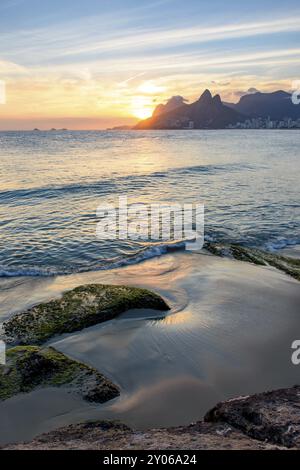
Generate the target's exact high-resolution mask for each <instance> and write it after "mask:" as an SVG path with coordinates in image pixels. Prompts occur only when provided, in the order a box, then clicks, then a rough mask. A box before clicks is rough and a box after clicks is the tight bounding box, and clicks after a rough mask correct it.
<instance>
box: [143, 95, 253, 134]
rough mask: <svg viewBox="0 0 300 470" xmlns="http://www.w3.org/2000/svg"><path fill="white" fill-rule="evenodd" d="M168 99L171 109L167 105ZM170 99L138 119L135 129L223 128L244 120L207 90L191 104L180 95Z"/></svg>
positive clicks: (239, 114) (243, 117)
mask: <svg viewBox="0 0 300 470" xmlns="http://www.w3.org/2000/svg"><path fill="white" fill-rule="evenodd" d="M174 98H176V99H175V100H174ZM170 101H172V109H170V105H168V103H170ZM170 101H169V102H168V103H167V104H166V105H159V106H158V107H157V108H156V109H155V111H154V113H153V115H152V116H151V117H150V118H149V119H145V120H143V121H140V122H139V123H138V124H137V125H136V126H135V129H186V128H189V129H191V128H194V129H224V128H225V127H226V126H228V125H229V124H235V123H236V122H238V121H243V120H245V116H243V115H242V114H241V113H240V112H239V111H237V110H235V109H232V108H231V107H228V106H225V105H224V104H223V103H222V101H221V98H220V96H219V95H215V96H214V97H212V95H211V93H210V91H209V90H205V91H204V93H203V94H202V95H201V96H200V98H199V99H198V100H197V101H195V102H194V103H192V104H186V103H184V100H183V98H182V97H173V98H172V99H171V100H170Z"/></svg>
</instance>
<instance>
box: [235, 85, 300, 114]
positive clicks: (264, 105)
mask: <svg viewBox="0 0 300 470" xmlns="http://www.w3.org/2000/svg"><path fill="white" fill-rule="evenodd" d="M226 105H227V106H229V107H231V109H234V110H235V111H238V112H239V113H241V114H244V115H246V116H247V117H248V116H250V117H254V118H255V117H262V118H267V117H268V116H269V117H270V119H272V120H282V119H284V118H286V117H287V118H291V119H298V118H300V106H296V105H295V104H293V102H292V100H291V95H290V93H287V92H285V91H282V90H279V91H275V92H273V93H260V92H258V93H253V94H249V95H245V96H242V97H241V99H240V101H239V102H238V103H237V104H232V103H226Z"/></svg>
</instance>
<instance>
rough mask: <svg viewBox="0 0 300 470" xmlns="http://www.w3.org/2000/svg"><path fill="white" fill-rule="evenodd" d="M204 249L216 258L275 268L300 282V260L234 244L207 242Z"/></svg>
mask: <svg viewBox="0 0 300 470" xmlns="http://www.w3.org/2000/svg"><path fill="white" fill-rule="evenodd" d="M204 248H205V249H207V250H208V251H209V252H210V253H212V254H214V255H216V256H225V257H229V258H234V259H237V260H240V261H248V262H250V263H253V264H258V265H261V266H268V265H269V266H273V267H274V268H277V269H279V270H280V271H283V272H285V273H286V274H289V275H290V276H291V277H293V278H294V279H297V280H298V281H300V260H299V259H296V258H289V257H288V256H282V255H279V254H275V253H269V252H266V251H262V250H258V249H256V248H248V247H245V246H240V245H234V244H228V245H225V244H222V243H211V242H206V243H205V245H204Z"/></svg>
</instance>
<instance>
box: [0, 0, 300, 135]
mask: <svg viewBox="0 0 300 470" xmlns="http://www.w3.org/2000/svg"><path fill="white" fill-rule="evenodd" d="M0 31H1V33H0V80H2V81H5V82H6V89H7V103H6V105H1V107H0V128H1V125H3V120H4V119H6V120H8V121H10V123H15V125H19V124H20V120H22V122H23V121H26V120H28V123H29V124H28V125H31V124H32V122H33V121H34V120H39V119H40V120H41V119H45V120H49V119H50V120H52V121H51V122H54V121H53V120H55V119H57V120H59V119H64V118H68V119H77V120H79V122H80V119H89V120H91V119H92V120H95V122H96V121H97V120H98V121H99V122H100V121H101V123H103V125H105V123H106V122H107V123H111V122H115V121H117V120H118V122H127V121H128V122H129V121H130V120H131V121H132V120H133V119H134V118H137V115H138V114H141V113H143V112H145V113H147V112H150V111H151V109H152V108H153V106H154V105H155V103H157V101H164V100H166V99H167V97H168V96H171V95H172V94H182V95H184V96H186V97H187V98H188V99H190V100H192V99H194V98H197V96H198V95H199V94H200V93H201V91H202V90H203V89H204V88H211V89H212V91H213V92H218V93H221V95H222V97H223V98H224V99H225V100H235V101H236V100H237V99H238V98H239V96H240V95H241V94H243V93H245V92H246V91H247V90H248V89H249V88H251V87H255V88H257V89H260V90H265V91H271V90H274V89H278V88H284V89H291V87H292V82H293V81H295V80H299V79H300V2H299V0H297V1H295V0H288V1H286V2H279V1H269V0H267V1H263V0H261V1H258V0H254V1H251V2H241V1H239V2H238V1H227V2H225V1H224V0H223V1H220V0H210V1H201V0H191V1H185V2H184V1H178V0H148V1H136V0H122V1H121V0H109V1H108V0H98V1H96V0H84V1H76V0H73V1H71V0H60V1H58V0H52V1H48V0H43V1H40V0H2V1H1V3H0ZM120 120H121V121H120ZM89 122H90V121H89ZM47 124H48V121H47ZM97 125H98V124H97Z"/></svg>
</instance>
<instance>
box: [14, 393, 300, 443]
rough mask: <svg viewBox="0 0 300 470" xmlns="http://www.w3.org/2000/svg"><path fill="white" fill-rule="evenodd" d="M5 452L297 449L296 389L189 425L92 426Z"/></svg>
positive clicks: (219, 408)
mask: <svg viewBox="0 0 300 470" xmlns="http://www.w3.org/2000/svg"><path fill="white" fill-rule="evenodd" d="M6 448H7V449H90V450H97V449H98V450H100V449H101V450H126V449H130V450H134V449H144V450H151V449H154V450H160V449H161V450H166V449H169V450H170V449H174V450H203V449H217V450H219V449H223V450H225V449H247V450H271V449H291V448H292V449H300V386H297V387H294V388H288V389H283V390H276V391H273V392H266V393H260V394H257V395H253V396H250V397H240V398H236V399H233V400H228V401H225V402H222V403H219V404H218V405H216V406H215V408H213V409H212V410H211V411H209V412H208V413H207V415H206V416H205V418H204V421H199V422H197V423H195V424H191V425H189V426H180V427H174V428H168V429H163V428H161V429H149V430H143V431H135V430H133V429H130V428H128V427H127V426H125V425H124V424H120V423H115V422H108V421H97V422H93V423H90V422H88V423H80V424H73V425H71V426H66V427H63V428H60V429H57V430H56V431H51V432H50V433H46V434H43V435H41V436H39V437H37V438H36V439H34V440H33V441H32V442H29V443H19V444H12V445H10V446H6Z"/></svg>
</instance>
